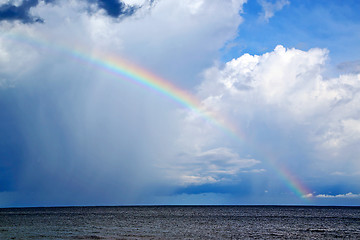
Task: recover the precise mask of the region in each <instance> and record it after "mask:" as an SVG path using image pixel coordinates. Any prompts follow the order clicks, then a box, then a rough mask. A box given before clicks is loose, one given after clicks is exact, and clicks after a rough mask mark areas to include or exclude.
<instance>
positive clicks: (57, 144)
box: [0, 0, 360, 207]
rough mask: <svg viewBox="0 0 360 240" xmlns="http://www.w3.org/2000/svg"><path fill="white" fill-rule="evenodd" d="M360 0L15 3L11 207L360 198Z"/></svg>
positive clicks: (1, 67) (5, 23)
mask: <svg viewBox="0 0 360 240" xmlns="http://www.w3.org/2000/svg"><path fill="white" fill-rule="evenodd" d="M359 12H360V2H359V1H357V0H348V1H341V0H326V1H325V0H319V1H310V0H247V1H246V0H223V1H217V0H181V1H180V0H99V1H95V0H62V1H60V0H45V1H44V0H0V207H27V206H74V205H81V206H82V205H92V206H93V205H158V204H160V205H164V204H165V205H166V204H170V205H172V204H185V205H188V204H215V205H222V204H234V205H238V204H239V205H253V204H272V205H344V206H346V205H360V157H359V156H360V148H359V146H360V44H359V42H360V14H359Z"/></svg>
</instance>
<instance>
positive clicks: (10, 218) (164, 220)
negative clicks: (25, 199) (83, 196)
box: [0, 206, 360, 239]
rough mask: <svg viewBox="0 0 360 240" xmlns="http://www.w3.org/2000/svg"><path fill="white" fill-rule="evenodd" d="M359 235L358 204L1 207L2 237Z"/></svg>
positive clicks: (356, 237) (359, 212) (247, 237)
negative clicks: (348, 205)
mask: <svg viewBox="0 0 360 240" xmlns="http://www.w3.org/2000/svg"><path fill="white" fill-rule="evenodd" d="M333 238H339V239H360V207H290V206H286V207H285V206H156V207H155V206H154V207H64V208H18V209H0V239H333Z"/></svg>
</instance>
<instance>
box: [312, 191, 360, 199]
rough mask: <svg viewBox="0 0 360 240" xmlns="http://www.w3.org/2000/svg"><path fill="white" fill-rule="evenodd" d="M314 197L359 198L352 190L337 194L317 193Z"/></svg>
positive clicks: (359, 195)
mask: <svg viewBox="0 0 360 240" xmlns="http://www.w3.org/2000/svg"><path fill="white" fill-rule="evenodd" d="M315 197H317V198H360V194H354V193H352V192H349V193H346V194H337V195H330V194H318V195H316V196H315Z"/></svg>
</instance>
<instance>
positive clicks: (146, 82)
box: [1, 33, 311, 199]
mask: <svg viewBox="0 0 360 240" xmlns="http://www.w3.org/2000/svg"><path fill="white" fill-rule="evenodd" d="M1 35H3V36H6V37H8V38H11V39H14V40H16V41H21V42H26V43H28V44H30V45H33V46H37V47H42V48H44V47H46V48H49V49H52V50H53V49H55V50H56V51H60V52H62V53H65V54H67V55H69V56H71V57H73V58H75V59H77V60H79V61H81V62H85V63H89V64H91V65H93V66H95V67H97V68H99V69H101V70H104V71H106V72H109V73H111V74H114V75H115V76H117V77H119V78H121V79H122V80H127V81H130V82H131V83H136V84H138V85H140V86H142V87H146V88H148V89H150V90H152V91H156V92H158V93H160V94H161V95H163V96H166V97H167V98H170V99H172V100H173V101H175V102H176V103H178V104H180V105H181V106H183V107H185V108H187V109H190V110H192V111H194V112H196V113H197V114H199V115H200V116H202V118H204V119H205V120H206V121H208V122H209V123H211V124H212V125H214V126H216V127H217V128H219V129H221V130H222V131H223V132H224V133H226V134H227V135H228V136H230V137H232V138H234V139H236V140H237V141H239V142H245V135H244V134H243V132H241V131H240V129H238V128H237V127H235V125H234V124H232V123H231V122H229V121H227V120H226V119H225V118H223V117H221V116H220V115H219V114H216V113H215V112H213V111H210V110H209V109H206V108H205V107H204V105H203V104H202V102H201V101H200V100H199V99H198V98H196V97H195V96H194V95H192V94H190V93H189V92H187V91H185V90H183V89H181V88H179V87H177V86H176V85H174V84H172V83H171V82H169V81H167V80H165V79H163V78H161V77H159V76H157V75H155V74H154V73H152V72H150V71H148V70H146V69H144V68H142V67H140V66H138V65H135V64H133V63H130V62H128V61H126V60H124V59H121V58H119V57H112V56H109V55H107V56H102V55H101V54H87V53H86V52H85V51H80V50H77V49H73V48H70V47H66V46H62V45H59V44H54V43H50V42H49V41H42V40H38V39H34V38H30V37H25V36H23V35H20V34H9V33H7V34H1ZM260 152H261V151H260ZM263 155H264V154H263ZM266 155H267V156H271V153H266ZM264 160H266V161H267V163H268V164H269V166H271V167H272V168H273V170H274V172H276V173H277V175H278V176H279V178H280V179H282V181H283V182H284V183H285V184H286V185H287V187H288V188H289V189H290V190H291V191H292V192H293V193H295V194H296V195H297V196H299V197H300V198H303V199H308V198H309V196H311V191H309V189H308V188H307V187H306V186H305V185H304V184H303V183H301V182H300V181H299V179H297V178H296V177H295V175H294V174H292V173H291V172H290V171H289V170H288V169H287V168H286V167H285V166H283V165H280V164H278V163H277V162H276V161H275V157H267V158H264Z"/></svg>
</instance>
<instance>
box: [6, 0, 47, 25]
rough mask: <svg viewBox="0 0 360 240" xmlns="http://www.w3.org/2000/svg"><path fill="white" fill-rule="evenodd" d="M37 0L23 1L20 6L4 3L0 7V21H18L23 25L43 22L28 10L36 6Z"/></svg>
mask: <svg viewBox="0 0 360 240" xmlns="http://www.w3.org/2000/svg"><path fill="white" fill-rule="evenodd" d="M38 3H39V1H38V0H23V1H22V3H21V4H20V5H15V4H12V3H4V4H2V5H0V21H3V20H7V21H14V20H20V21H21V22H23V23H34V22H43V20H42V19H41V18H40V17H35V16H32V15H31V14H30V9H31V8H33V7H35V6H36V5H38Z"/></svg>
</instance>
